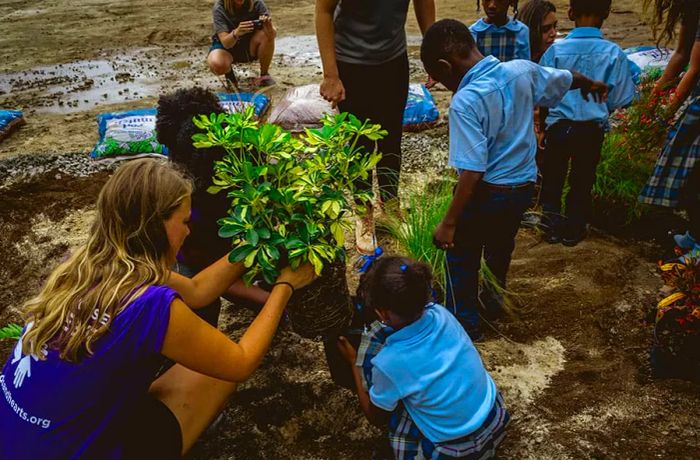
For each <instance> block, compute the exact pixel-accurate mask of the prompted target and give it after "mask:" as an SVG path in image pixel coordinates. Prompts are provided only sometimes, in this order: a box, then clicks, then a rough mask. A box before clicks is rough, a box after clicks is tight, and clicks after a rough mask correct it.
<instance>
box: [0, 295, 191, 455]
mask: <svg viewBox="0 0 700 460" xmlns="http://www.w3.org/2000/svg"><path fill="white" fill-rule="evenodd" d="M176 297H179V296H178V294H177V293H176V292H175V291H174V290H172V289H171V288H169V287H166V286H151V287H149V288H147V289H146V291H145V292H144V293H143V294H142V295H141V296H140V297H139V298H138V299H136V300H135V301H134V302H132V303H131V305H129V306H128V307H126V309H124V310H123V311H122V312H121V313H119V315H117V317H116V318H114V320H113V321H112V323H111V325H110V327H109V331H108V332H106V333H105V334H104V335H103V336H102V337H101V338H100V339H99V340H98V341H97V343H96V344H95V345H94V349H93V352H94V353H93V354H92V355H90V356H88V357H86V358H83V359H82V360H80V361H79V362H77V363H70V362H67V361H64V360H62V359H60V358H59V356H58V353H57V352H56V351H54V350H47V351H45V352H44V353H45V355H46V359H45V360H38V359H36V357H35V356H32V355H23V354H22V350H21V347H20V345H19V342H18V345H17V346H16V347H15V349H14V350H13V352H12V354H11V355H10V358H9V359H8V361H7V362H6V363H5V367H4V368H3V371H2V374H1V375H0V391H2V398H0V399H1V400H0V458H2V459H6V458H7V459H25V458H26V459H29V458H42V459H53V458H56V459H58V458H60V459H65V458H78V457H81V458H86V457H88V458H105V459H113V458H121V453H122V451H121V445H120V439H117V437H116V436H114V435H113V431H112V430H113V429H114V427H116V426H118V425H119V424H120V423H122V422H123V421H124V420H125V419H127V418H128V417H129V415H130V407H132V406H133V403H134V402H135V401H136V400H137V399H138V398H139V397H141V396H143V395H144V394H145V393H146V392H147V391H148V388H149V386H150V385H151V383H152V382H153V379H154V377H155V373H156V372H157V370H158V368H159V367H160V365H161V363H162V357H161V354H160V350H161V347H162V345H163V340H164V338H165V332H166V330H167V328H168V321H169V319H170V305H171V303H172V302H173V300H174V299H175V298H176ZM29 327H31V324H29V325H27V327H26V328H25V330H26V329H27V328H29ZM20 341H21V339H20Z"/></svg>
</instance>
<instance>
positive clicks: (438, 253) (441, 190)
mask: <svg viewBox="0 0 700 460" xmlns="http://www.w3.org/2000/svg"><path fill="white" fill-rule="evenodd" d="M455 183H456V181H455V179H450V180H443V181H439V182H438V183H431V184H428V185H426V187H425V190H417V191H415V192H411V193H409V194H408V196H407V197H406V199H405V201H404V204H406V205H407V206H408V210H407V211H401V210H399V209H396V208H394V209H387V210H386V214H385V216H384V217H383V218H381V219H380V220H379V222H378V225H379V226H380V228H382V229H384V230H385V231H386V232H387V233H388V234H389V236H390V237H391V238H392V239H393V240H394V242H395V243H396V245H397V246H398V248H397V249H398V251H399V252H400V253H402V254H405V255H406V256H408V257H410V258H412V259H415V260H418V261H421V262H424V263H427V264H428V265H430V268H431V270H432V272H433V283H434V288H435V290H436V293H437V294H438V297H439V298H440V299H439V300H440V301H444V300H445V299H444V296H445V295H446V286H447V277H448V276H449V273H448V272H447V270H446V267H447V266H446V262H445V251H443V250H441V249H438V248H437V247H435V245H434V244H433V232H434V231H435V228H436V227H437V226H438V224H439V223H440V222H441V221H442V219H443V217H444V216H445V214H446V213H447V210H448V208H449V206H450V202H451V201H452V190H453V188H454V185H455ZM480 278H481V284H482V286H483V287H484V288H487V289H489V290H491V291H492V292H493V293H494V294H496V295H498V296H500V297H501V298H502V299H503V301H504V304H505V306H506V307H507V308H508V309H509V310H512V309H513V302H512V301H511V300H510V298H511V297H512V293H509V292H507V291H506V290H505V289H504V288H503V287H502V286H501V285H500V284H499V281H498V279H497V278H496V276H495V275H494V274H493V272H492V271H491V269H490V268H489V267H488V265H487V264H486V261H485V260H484V259H482V260H481V272H480Z"/></svg>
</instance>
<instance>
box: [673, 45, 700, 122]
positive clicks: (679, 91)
mask: <svg viewBox="0 0 700 460" xmlns="http://www.w3.org/2000/svg"><path fill="white" fill-rule="evenodd" d="M698 79H700V41H696V42H695V44H694V45H693V49H692V51H691V52H690V67H689V68H688V71H687V72H686V73H685V74H684V75H683V78H681V81H680V83H678V86H677V87H676V92H675V94H674V95H673V98H672V99H671V108H672V111H673V112H675V111H676V110H678V109H679V108H680V106H681V105H683V102H685V100H686V99H687V98H688V96H690V93H691V92H692V91H693V88H695V86H696V85H697V83H698Z"/></svg>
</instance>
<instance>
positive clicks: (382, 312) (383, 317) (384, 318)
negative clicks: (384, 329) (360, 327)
mask: <svg viewBox="0 0 700 460" xmlns="http://www.w3.org/2000/svg"><path fill="white" fill-rule="evenodd" d="M374 312H375V313H376V314H377V317H378V318H379V321H381V322H382V323H386V322H387V320H388V319H389V315H387V314H386V310H382V309H381V308H375V309H374Z"/></svg>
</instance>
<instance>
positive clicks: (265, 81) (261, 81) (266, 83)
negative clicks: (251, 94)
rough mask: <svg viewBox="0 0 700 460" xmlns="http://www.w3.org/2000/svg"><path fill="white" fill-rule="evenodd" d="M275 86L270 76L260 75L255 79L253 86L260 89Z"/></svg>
mask: <svg viewBox="0 0 700 460" xmlns="http://www.w3.org/2000/svg"><path fill="white" fill-rule="evenodd" d="M276 84H277V82H276V81H275V79H274V78H272V77H271V76H270V74H265V75H260V76H259V77H258V78H256V79H255V86H258V87H260V88H267V87H270V86H275V85H276Z"/></svg>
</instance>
